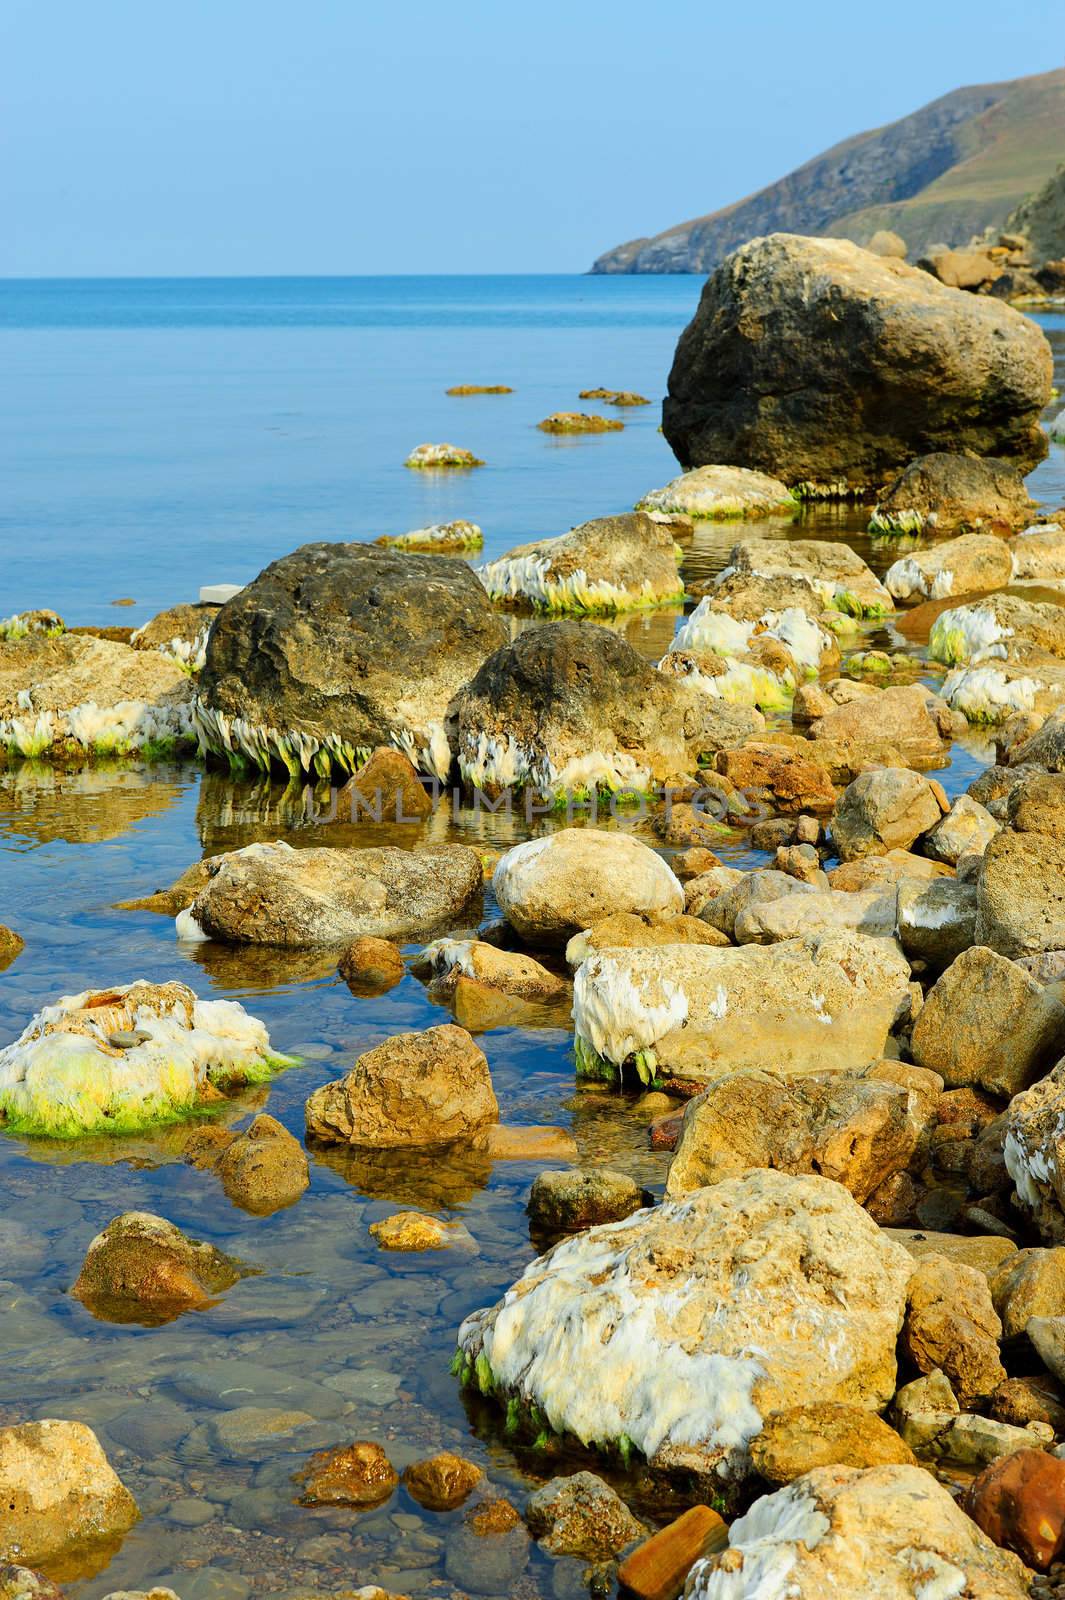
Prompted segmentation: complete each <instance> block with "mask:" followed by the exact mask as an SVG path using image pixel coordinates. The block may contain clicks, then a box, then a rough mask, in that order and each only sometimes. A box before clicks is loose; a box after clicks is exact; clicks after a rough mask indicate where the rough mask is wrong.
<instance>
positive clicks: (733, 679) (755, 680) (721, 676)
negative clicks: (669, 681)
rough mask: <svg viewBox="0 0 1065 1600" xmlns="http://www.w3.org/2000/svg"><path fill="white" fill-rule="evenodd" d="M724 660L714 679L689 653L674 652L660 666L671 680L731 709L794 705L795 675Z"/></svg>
mask: <svg viewBox="0 0 1065 1600" xmlns="http://www.w3.org/2000/svg"><path fill="white" fill-rule="evenodd" d="M723 659H724V660H727V661H728V666H727V667H726V668H725V670H724V672H719V673H716V674H714V675H713V676H711V675H710V674H709V673H706V672H703V671H701V670H700V667H699V664H698V660H697V659H693V657H691V656H690V655H689V654H688V653H687V651H685V650H678V649H676V648H672V649H671V650H670V651H669V653H668V655H664V656H663V657H662V659H661V661H659V662H658V663H657V666H658V671H659V672H664V673H665V674H666V675H667V676H668V677H672V678H683V679H684V681H685V683H688V684H690V685H691V686H692V688H693V689H699V690H700V691H701V692H702V693H703V694H708V695H710V697H711V698H712V699H714V700H725V701H727V702H728V704H729V705H737V706H763V707H768V708H776V709H783V708H785V707H786V706H788V705H789V704H790V703H791V699H792V696H793V695H794V693H795V677H794V674H793V673H791V672H785V673H783V674H778V673H776V672H770V671H769V670H768V668H767V667H761V666H755V665H754V663H753V662H750V661H735V660H732V659H731V658H729V657H727V656H726V657H724V658H723Z"/></svg>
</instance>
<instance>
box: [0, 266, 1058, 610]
mask: <svg viewBox="0 0 1065 1600" xmlns="http://www.w3.org/2000/svg"><path fill="white" fill-rule="evenodd" d="M701 287H702V279H701V278H697V277H667V278H641V277H633V278H625V277H622V278H610V277H606V278H585V277H477V278H472V277H463V278H458V277H436V278H431V277H402V278H238V279H233V278H200V279H81V280H79V279H69V280H44V281H32V282H31V281H25V282H23V281H8V282H3V283H0V363H2V367H3V371H4V373H5V379H6V381H5V383H4V385H3V388H2V393H0V452H2V454H0V464H2V471H3V482H4V494H3V497H2V502H0V539H2V541H3V546H4V552H5V560H4V568H3V581H2V584H0V612H6V611H10V610H13V609H15V608H16V607H18V608H20V609H21V608H23V607H26V606H38V605H51V606H54V607H55V608H56V609H57V610H59V611H60V612H61V613H63V614H64V615H67V617H68V621H75V622H95V623H104V622H112V621H115V620H118V619H117V618H116V615H115V613H114V611H112V610H111V606H110V603H111V601H112V600H114V599H116V598H118V597H120V596H129V597H132V598H134V599H135V600H136V601H137V607H136V609H135V610H129V609H127V610H126V611H125V612H124V613H123V614H122V617H121V620H122V621H123V622H131V623H136V622H139V621H141V620H144V619H145V618H147V617H148V616H150V615H152V613H153V612H155V611H156V610H158V609H159V608H160V607H162V606H164V605H170V604H173V603H174V602H176V601H178V600H182V599H191V598H195V595H196V592H197V590H198V588H199V586H200V584H201V583H207V582H218V581H225V580H229V581H233V582H243V581H245V580H247V579H249V578H251V577H253V576H254V575H255V574H256V573H257V572H258V571H260V570H261V568H262V567H263V566H264V565H265V564H266V562H268V561H270V560H272V559H273V558H274V557H275V556H278V555H281V554H283V553H284V552H285V551H288V550H291V549H293V548H295V546H297V545H299V544H302V543H304V542H306V541H307V540H310V539H367V538H375V537H376V536H377V535H378V534H382V533H400V532H403V531H404V530H405V529H408V528H415V527H419V526H423V525H424V524H426V523H430V522H435V521H444V520H449V519H451V518H454V517H468V518H470V519H472V520H473V521H475V522H478V523H480V524H481V526H482V527H483V529H484V532H485V550H486V553H487V554H488V555H496V554H499V553H501V552H502V551H503V550H505V549H506V548H508V547H509V546H510V545H512V544H515V543H517V542H518V541H520V540H523V539H531V538H536V537H540V536H543V535H546V534H554V533H561V532H564V531H565V530H566V529H567V528H569V527H572V526H573V525H574V524H575V523H577V522H580V521H583V520H584V519H585V518H587V517H591V516H596V515H601V514H603V513H606V512H611V511H618V510H624V509H626V508H628V507H629V506H631V505H632V503H633V501H634V500H635V499H636V498H637V497H638V496H639V494H640V493H642V492H643V491H644V490H646V489H648V488H652V487H654V486H655V485H657V484H659V483H662V482H664V481H666V479H668V478H669V477H671V476H672V475H673V473H674V472H675V471H676V463H675V462H674V459H673V456H672V454H671V452H670V450H669V448H668V446H667V445H666V443H665V441H664V439H663V438H662V436H661V434H660V433H659V432H658V422H659V408H658V404H657V402H658V401H659V399H660V397H661V395H662V393H663V392H664V389H665V383H666V377H667V374H668V372H669V366H670V362H671V360H672V356H673V349H674V345H675V343H676V339H677V335H678V334H679V332H680V330H681V329H682V328H683V326H684V324H685V323H686V322H687V321H688V319H689V318H690V316H691V314H692V312H693V310H694V308H695V304H696V301H697V299H698V295H699V291H700V288H701ZM1044 321H1045V324H1046V326H1047V327H1048V329H1050V328H1053V329H1054V336H1055V341H1056V342H1059V341H1060V343H1061V345H1065V318H1062V317H1056V318H1048V319H1044ZM457 383H506V384H510V385H511V386H512V387H513V388H514V389H515V391H516V392H515V393H514V394H512V395H504V396H500V397H485V398H465V399H457V398H451V397H449V396H447V395H446V394H445V393H444V391H445V389H447V388H448V387H449V386H450V385H452V384H457ZM600 384H601V385H604V386H606V387H607V388H622V389H636V390H639V391H640V392H641V393H643V394H645V395H648V396H649V397H651V398H652V400H654V401H655V404H654V405H651V406H647V407H643V408H640V409H638V410H626V411H624V412H621V413H618V414H619V415H621V416H622V417H623V419H624V422H625V431H624V433H621V434H608V435H604V436H601V437H597V438H580V439H562V440H559V439H553V438H550V437H548V436H547V435H545V434H542V433H540V432H538V431H537V428H536V423H537V422H539V421H540V420H541V418H543V417H545V416H547V415H548V414H549V413H550V412H552V411H558V410H573V409H600V410H601V409H603V408H602V407H596V406H595V405H594V404H590V405H585V404H584V403H582V402H580V401H579V400H578V398H577V396H578V392H579V391H580V390H581V389H585V388H590V387H593V386H596V385H600ZM426 440H429V441H441V440H448V441H450V442H452V443H454V444H459V445H464V446H467V447H468V448H470V449H472V450H473V451H474V452H475V453H476V454H477V455H478V456H480V457H482V458H483V459H484V461H485V462H486V463H487V465H486V466H485V467H484V468H483V469H480V470H479V471H477V472H473V473H468V474H467V473H462V474H455V475H450V476H449V475H446V474H434V475H432V476H426V475H424V474H419V473H414V472H411V471H409V470H407V469H406V468H404V466H403V461H404V458H405V457H406V455H407V454H408V452H409V451H410V449H411V448H412V447H413V446H414V445H416V444H419V443H422V442H423V441H426ZM1056 458H1057V459H1056V462H1055V463H1054V466H1053V468H1052V469H1051V470H1052V472H1053V475H1054V479H1055V480H1056V482H1051V481H1050V480H1049V479H1047V477H1046V469H1044V473H1043V474H1042V476H1043V478H1044V479H1045V480H1046V481H1045V483H1044V486H1043V487H1044V492H1045V493H1046V494H1047V497H1048V498H1053V494H1054V489H1055V487H1056V488H1057V491H1058V492H1057V499H1059V500H1060V499H1061V498H1065V463H1063V461H1062V458H1061V452H1056Z"/></svg>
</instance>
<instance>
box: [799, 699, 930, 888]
mask: <svg viewBox="0 0 1065 1600" xmlns="http://www.w3.org/2000/svg"><path fill="white" fill-rule="evenodd" d="M826 720H827V719H826ZM942 815H943V812H942V810H941V809H940V805H939V801H938V799H937V798H936V794H935V791H934V790H933V788H932V785H931V784H930V783H929V781H928V779H927V778H922V777H921V776H920V774H919V773H916V772H910V771H908V770H907V769H906V768H900V767H886V768H884V769H883V770H881V771H878V772H866V773H863V775H862V776H861V777H860V778H855V780H854V782H853V783H851V784H848V786H847V788H846V789H845V790H844V791H843V793H842V795H840V798H839V800H838V801H837V802H836V809H835V811H834V812H833V813H832V842H833V844H834V845H835V847H836V851H837V853H838V855H839V857H840V860H841V861H856V860H858V859H859V858H860V857H861V856H881V855H886V854H887V852H888V851H889V850H908V849H909V848H910V846H911V845H912V844H914V843H915V842H916V841H917V840H918V839H919V838H920V837H921V835H922V834H924V833H927V832H928V831H929V829H930V828H933V827H934V826H935V825H936V823H937V822H938V821H939V819H940V818H941V816H942Z"/></svg>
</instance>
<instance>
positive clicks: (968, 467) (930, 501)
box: [869, 453, 1036, 600]
mask: <svg viewBox="0 0 1065 1600" xmlns="http://www.w3.org/2000/svg"><path fill="white" fill-rule="evenodd" d="M1035 511H1036V505H1035V501H1034V500H1030V499H1029V498H1028V491H1027V489H1026V488H1025V487H1024V484H1023V482H1022V481H1021V478H1020V475H1019V473H1018V471H1017V468H1016V466H1015V465H1014V464H1013V463H1012V462H1006V461H981V460H979V459H978V458H977V457H975V456H962V455H947V454H944V453H939V454H935V455H928V456H919V457H918V459H917V460H916V461H911V462H910V464H909V466H908V467H907V468H906V470H905V471H904V472H903V473H901V474H900V476H899V477H898V478H896V480H895V482H894V483H893V484H892V485H891V487H890V489H888V491H887V493H886V494H885V495H882V496H881V498H880V500H879V502H878V504H877V507H876V510H875V511H874V512H873V515H872V518H871V520H870V523H869V528H870V531H871V532H873V533H905V534H914V533H931V532H935V531H938V532H940V533H946V532H955V531H956V532H958V533H965V532H969V533H975V532H976V531H977V530H982V531H984V532H994V533H1012V532H1013V530H1014V529H1015V528H1019V527H1023V526H1024V524H1025V522H1030V521H1031V519H1032V517H1033V516H1034V515H1035ZM955 542H956V543H960V541H955ZM1002 552H1003V555H1004V556H1005V558H1006V560H1007V562H1008V561H1009V550H1008V547H1006V546H1005V545H1004V546H1003V547H1002ZM922 554H925V552H922ZM975 555H976V552H970V551H966V552H964V557H963V559H973V558H974V557H975ZM976 570H977V572H979V571H980V570H981V569H980V568H979V566H978V567H977V569H976ZM890 576H891V574H890V573H889V574H888V577H889V579H890ZM1008 582H1009V570H1008V569H1007V573H1006V577H1005V578H1003V579H1000V580H999V583H1000V584H1001V583H1008ZM997 587H999V584H994V583H979V582H978V583H975V584H973V585H972V589H973V590H975V589H978V588H987V589H994V588H997ZM888 588H889V589H891V583H890V581H889V583H888ZM891 592H892V594H896V593H897V591H896V590H895V589H891ZM969 592H970V588H969V586H968V585H966V583H965V582H964V580H963V578H961V577H959V578H958V579H957V581H955V583H954V586H953V588H940V590H939V592H938V593H934V594H933V593H931V591H929V593H928V594H926V595H925V596H924V598H928V597H929V594H930V595H931V598H932V599H934V600H938V599H941V598H942V597H943V596H944V595H947V594H966V593H969Z"/></svg>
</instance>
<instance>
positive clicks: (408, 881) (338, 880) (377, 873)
mask: <svg viewBox="0 0 1065 1600" xmlns="http://www.w3.org/2000/svg"><path fill="white" fill-rule="evenodd" d="M208 867H209V872H210V876H209V878H208V881H207V886H206V888H204V889H202V890H201V891H200V893H199V894H198V895H197V896H196V898H195V900H194V901H193V902H192V905H191V906H190V907H189V909H188V910H187V911H185V912H182V913H180V914H179V916H178V931H179V933H182V934H183V935H184V936H185V937H189V936H190V935H191V936H192V937H195V936H196V932H197V930H199V935H200V937H205V938H210V939H218V940H220V941H222V942H223V943H226V944H272V945H297V946H310V945H330V944H333V945H340V944H347V943H350V941H351V940H352V939H359V938H363V937H371V938H376V939H409V938H413V937H414V936H415V935H417V934H426V933H432V932H434V931H437V930H439V929H442V928H444V927H446V926H448V925H449V924H453V923H455V922H457V921H459V920H460V919H461V918H462V917H463V916H465V915H467V914H468V913H469V912H471V911H472V910H474V909H475V908H476V907H477V906H478V905H479V902H480V896H481V892H482V886H483V881H484V875H483V872H482V869H481V863H480V858H479V857H478V855H477V853H476V851H474V850H471V849H470V848H469V847H468V846H466V845H458V844H451V845H436V846H433V847H431V848H427V849H424V850H417V851H414V850H400V849H398V848H397V847H395V846H392V845H388V846H384V847H382V848H380V849H376V848H375V849H370V850H330V849H327V848H325V847H312V848H310V849H307V850H294V849H293V848H292V846H291V845H289V844H285V843H284V841H283V840H280V839H279V840H278V841H277V842H276V843H274V844H251V845H245V847H244V849H243V850H233V851H230V852H229V853H228V854H226V855H221V856H214V857H213V858H211V860H210V861H209V863H208Z"/></svg>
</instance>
